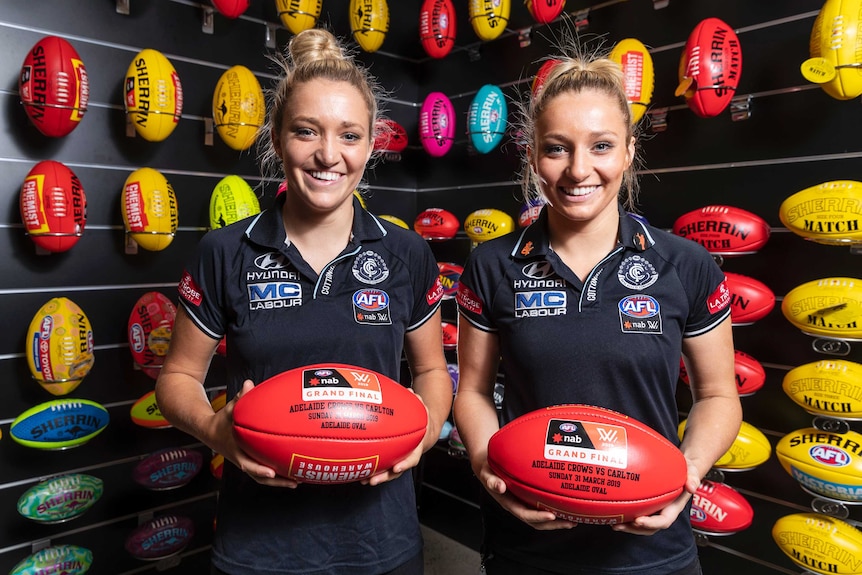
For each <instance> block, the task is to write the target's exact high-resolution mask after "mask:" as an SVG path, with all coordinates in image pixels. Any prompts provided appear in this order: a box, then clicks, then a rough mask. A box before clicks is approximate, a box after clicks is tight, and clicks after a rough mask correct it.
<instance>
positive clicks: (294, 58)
mask: <svg viewBox="0 0 862 575" xmlns="http://www.w3.org/2000/svg"><path fill="white" fill-rule="evenodd" d="M287 50H288V53H289V54H290V60H291V62H293V64H294V66H300V65H302V64H305V63H308V62H314V61H315V60H344V59H345V54H344V51H343V50H342V49H341V46H340V45H339V43H338V39H337V38H336V37H335V36H333V35H332V33H331V32H328V31H326V30H323V29H320V28H309V29H308V30H303V31H302V32H300V33H299V34H297V35H296V36H294V37H293V38H291V40H290V43H289V44H288V45H287Z"/></svg>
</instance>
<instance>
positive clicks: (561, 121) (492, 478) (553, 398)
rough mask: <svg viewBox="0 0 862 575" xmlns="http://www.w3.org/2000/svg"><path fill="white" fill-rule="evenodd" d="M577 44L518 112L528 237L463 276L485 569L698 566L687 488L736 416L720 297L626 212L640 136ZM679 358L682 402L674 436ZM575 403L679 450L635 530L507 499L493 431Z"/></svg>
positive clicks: (633, 191)
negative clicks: (679, 477)
mask: <svg viewBox="0 0 862 575" xmlns="http://www.w3.org/2000/svg"><path fill="white" fill-rule="evenodd" d="M570 52H571V53H570V54H566V55H562V56H554V57H553V58H555V59H557V60H559V61H560V62H559V63H558V64H556V65H554V67H553V68H552V69H551V71H550V72H549V74H548V75H547V77H546V78H545V80H544V83H543V84H542V85H541V89H540V90H538V91H537V95H536V96H535V97H533V98H531V99H529V100H526V101H524V102H522V105H521V107H520V124H521V125H520V128H521V130H522V132H523V134H524V137H525V142H526V146H525V150H524V158H523V169H522V172H521V182H522V185H523V188H524V192H525V196H526V199H527V200H530V199H535V198H541V200H543V201H544V206H543V208H542V211H541V213H540V215H539V217H538V219H537V220H536V221H535V222H534V223H532V224H531V225H530V226H529V227H527V228H526V229H524V230H523V231H522V232H521V233H518V234H509V235H507V236H504V237H502V238H499V239H496V240H491V241H488V242H485V243H484V244H482V245H480V246H479V247H478V248H476V249H475V250H474V251H473V252H471V254H470V256H469V258H468V260H467V262H466V263H465V266H464V272H463V273H462V275H461V278H460V280H459V285H460V288H459V293H458V298H457V301H458V308H459V339H458V363H459V381H458V393H457V395H456V397H455V405H454V415H455V423H456V425H457V428H458V432H459V433H460V436H461V439H462V440H463V442H464V445H465V446H466V448H467V452H468V453H469V455H470V462H471V465H472V468H473V471H474V473H475V475H476V477H477V478H478V479H479V482H480V483H481V485H482V486H483V487H484V490H483V498H482V502H481V508H482V514H483V525H484V540H483V546H482V561H483V568H484V571H483V572H484V573H487V575H550V574H565V575H622V574H624V573H626V574H632V575H635V574H637V575H700V574H701V568H700V564H699V560H698V556H697V547H696V545H695V542H694V538H693V535H692V531H691V525H690V522H689V506H690V498H691V495H692V494H693V493H694V492H695V491H696V490H697V488H698V486H699V484H700V481H701V479H702V478H703V477H704V476H705V475H706V473H707V472H708V471H709V470H710V468H711V467H712V465H713V463H714V462H715V461H716V460H717V459H718V458H719V457H721V456H722V455H723V454H724V453H725V452H726V451H727V449H728V448H729V447H730V445H731V443H732V442H733V440H734V439H735V438H736V434H737V432H738V430H739V426H740V422H741V417H742V415H741V413H742V412H741V407H740V401H739V397H738V394H737V391H736V384H735V379H734V369H733V338H732V333H731V320H730V306H729V303H730V294H729V292H728V290H727V286H726V283H725V277H724V274H723V273H722V271H721V270H720V269H719V267H718V266H717V265H716V263H715V262H714V261H713V259H712V257H711V256H710V255H709V253H708V252H707V251H706V250H705V249H704V248H703V247H702V246H700V245H699V244H697V243H695V242H693V241H691V240H688V239H683V238H680V237H677V236H674V235H672V234H670V233H667V232H666V231H663V230H660V229H657V228H655V227H651V226H650V225H648V224H647V223H646V222H645V221H644V220H643V218H640V217H636V216H633V214H632V213H630V211H633V210H634V209H635V202H636V198H637V180H636V178H635V169H634V167H635V165H636V164H637V154H636V150H637V140H636V136H637V135H636V133H634V131H633V130H634V128H633V126H632V122H631V110H630V108H629V104H628V100H627V98H626V94H625V90H624V85H623V76H622V70H621V69H620V67H619V65H617V64H616V63H615V62H613V61H612V60H610V59H608V58H606V57H604V56H602V55H598V54H591V55H585V54H584V53H583V51H582V50H580V49H579V48H578V47H577V46H576V45H573V47H572V49H571V51H570ZM680 357H684V360H685V365H686V368H687V370H688V374H689V377H690V381H691V393H692V396H693V406H692V408H691V411H690V412H689V414H688V423H687V426H686V434H685V438H684V440H683V441H682V442H681V443H680V441H679V438H678V437H677V425H678V423H679V416H678V408H677V403H676V391H677V384H678V381H679V372H680ZM500 370H502V372H503V373H505V392H504V394H503V404H502V413H501V415H500V416H499V418H498V413H497V409H496V408H495V403H494V384H495V382H496V380H497V373H498V371H500ZM573 403H580V404H588V405H595V406H601V407H605V408H608V409H612V410H614V411H618V412H622V413H624V414H626V415H628V416H629V417H632V418H634V419H637V420H638V421H640V422H642V423H645V424H646V425H648V426H650V427H652V428H653V429H655V430H656V431H658V432H659V433H660V434H661V435H663V436H664V437H665V438H667V439H668V440H669V441H671V442H673V443H674V444H676V445H679V447H680V450H681V451H682V453H683V455H684V457H685V459H686V462H687V478H686V481H685V489H684V490H683V493H682V495H681V496H680V497H679V498H678V499H677V500H675V501H674V502H672V503H670V504H669V505H667V506H666V507H665V508H664V509H662V510H661V511H659V512H658V513H656V514H655V515H651V516H647V517H638V518H636V519H634V520H633V521H631V522H630V523H622V524H613V523H614V520H613V518H611V517H608V518H597V519H596V521H595V522H596V523H604V524H586V523H573V522H570V521H568V520H566V519H563V518H558V517H557V516H556V515H555V514H553V513H551V512H550V511H546V510H539V509H536V508H534V507H533V508H531V507H528V506H527V505H525V504H524V503H522V502H521V501H519V500H518V499H516V498H515V497H513V496H512V495H511V494H510V493H508V491H507V489H506V483H505V481H504V480H503V479H502V478H501V477H499V476H497V475H495V474H494V473H493V471H491V469H490V467H489V466H488V462H487V452H488V440H489V439H490V437H491V436H492V435H493V434H494V433H495V432H496V431H497V430H498V429H499V428H500V426H501V425H504V424H506V423H508V422H509V421H512V420H513V419H515V418H517V417H519V416H521V415H524V414H526V413H529V412H531V411H534V410H537V409H540V408H543V407H548V406H552V405H560V404H573ZM692 423H693V424H694V426H693V427H692Z"/></svg>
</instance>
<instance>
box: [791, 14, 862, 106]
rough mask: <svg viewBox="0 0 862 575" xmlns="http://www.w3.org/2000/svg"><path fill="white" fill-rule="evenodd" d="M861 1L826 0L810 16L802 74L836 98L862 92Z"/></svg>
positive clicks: (841, 98)
mask: <svg viewBox="0 0 862 575" xmlns="http://www.w3.org/2000/svg"><path fill="white" fill-rule="evenodd" d="M860 20H862V0H826V2H825V3H824V4H823V6H822V7H821V8H820V12H819V13H818V14H817V18H815V19H814V25H813V26H812V28H811V37H810V38H809V45H808V54H809V56H811V57H810V58H809V59H808V60H806V61H805V62H803V63H802V66H801V70H802V75H803V76H804V77H805V79H806V80H808V81H809V82H814V83H816V84H820V87H821V88H823V91H824V92H826V93H827V94H829V95H830V96H832V97H833V98H835V99H837V100H852V99H853V98H856V97H858V96H859V95H860V94H862V29H860Z"/></svg>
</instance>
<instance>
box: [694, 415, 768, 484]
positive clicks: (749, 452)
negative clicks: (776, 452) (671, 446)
mask: <svg viewBox="0 0 862 575" xmlns="http://www.w3.org/2000/svg"><path fill="white" fill-rule="evenodd" d="M687 421H688V420H687V419H686V420H683V421H682V422H680V424H679V428H678V430H677V431H678V432H679V438H680V440H681V439H682V438H683V435H684V434H685V424H686V422H687ZM770 455H772V444H771V443H769V439H767V438H766V436H765V435H764V434H763V432H762V431H760V430H759V429H757V428H756V427H754V426H753V425H751V424H750V423H747V422H745V421H743V422H742V424H741V425H740V427H739V433H737V435H736V439H734V440H733V443H732V444H731V446H730V447H729V448H728V450H727V451H726V452H725V453H724V455H722V456H721V457H719V458H718V461H716V462H715V464H713V467H715V468H716V469H724V470H727V471H747V470H749V469H753V468H755V467H757V466H758V465H761V464H763V463H766V461H767V460H768V459H769V456H770Z"/></svg>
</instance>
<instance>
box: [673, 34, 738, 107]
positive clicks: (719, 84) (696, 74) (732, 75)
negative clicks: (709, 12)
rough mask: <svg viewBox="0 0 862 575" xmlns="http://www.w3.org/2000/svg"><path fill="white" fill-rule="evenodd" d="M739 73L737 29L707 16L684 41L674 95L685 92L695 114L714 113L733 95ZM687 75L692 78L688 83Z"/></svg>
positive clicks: (686, 100)
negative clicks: (677, 84) (688, 83)
mask: <svg viewBox="0 0 862 575" xmlns="http://www.w3.org/2000/svg"><path fill="white" fill-rule="evenodd" d="M741 73H742V48H741V47H740V45H739V38H738V37H737V35H736V32H735V31H734V30H733V28H731V27H730V26H729V25H728V24H726V23H725V22H723V21H721V20H719V19H718V18H706V19H705V20H702V21H701V22H700V23H699V24H698V25H697V26H695V28H694V30H692V31H691V34H690V35H689V37H688V41H687V42H686V44H685V49H684V50H683V53H682V56H681V58H680V63H679V80H680V86H679V88H677V95H685V102H686V104H688V107H689V108H691V110H692V111H693V112H694V113H695V114H697V115H698V116H700V117H702V118H710V117H712V116H717V115H719V114H720V113H721V112H722V111H724V109H725V108H726V107H727V105H728V104H730V101H731V100H732V99H733V96H734V95H736V88H737V86H738V85H739V77H740V75H741ZM686 79H691V84H690V85H687V80H686Z"/></svg>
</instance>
